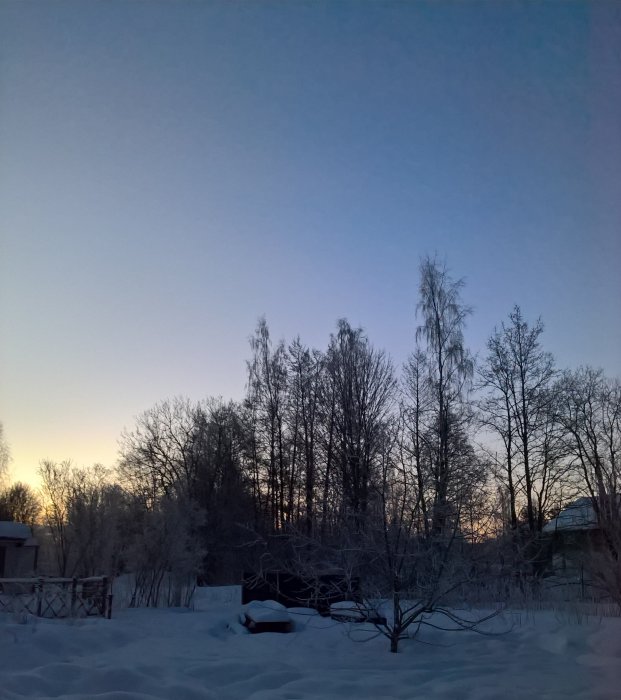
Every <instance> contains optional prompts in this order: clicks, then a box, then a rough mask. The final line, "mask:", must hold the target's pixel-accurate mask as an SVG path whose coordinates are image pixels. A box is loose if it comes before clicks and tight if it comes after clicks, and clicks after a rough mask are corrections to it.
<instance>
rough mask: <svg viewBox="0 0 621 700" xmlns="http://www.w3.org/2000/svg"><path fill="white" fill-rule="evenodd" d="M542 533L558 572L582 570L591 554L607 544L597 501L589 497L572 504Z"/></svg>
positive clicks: (554, 568)
mask: <svg viewBox="0 0 621 700" xmlns="http://www.w3.org/2000/svg"><path fill="white" fill-rule="evenodd" d="M542 534H543V536H544V537H545V538H547V539H549V542H550V549H551V552H552V561H551V564H552V569H553V571H554V572H555V573H565V574H573V573H577V572H579V571H581V570H582V566H583V564H584V563H585V560H586V559H587V557H588V556H589V554H590V553H592V552H594V551H597V550H598V549H600V548H601V547H602V546H603V544H604V540H603V536H602V531H601V528H600V526H599V524H598V522H597V514H596V513H595V509H594V508H593V501H592V499H591V498H589V497H588V496H587V497H583V498H578V499H577V500H576V501H574V502H573V503H570V504H569V505H568V506H567V507H566V508H564V509H563V510H562V511H561V512H560V513H559V514H558V515H557V516H556V518H553V519H552V520H550V522H549V523H547V524H546V525H544V527H543V530H542Z"/></svg>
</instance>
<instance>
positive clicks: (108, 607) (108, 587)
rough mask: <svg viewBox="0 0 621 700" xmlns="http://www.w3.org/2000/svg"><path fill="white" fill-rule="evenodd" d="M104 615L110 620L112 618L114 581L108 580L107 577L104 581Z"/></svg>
mask: <svg viewBox="0 0 621 700" xmlns="http://www.w3.org/2000/svg"><path fill="white" fill-rule="evenodd" d="M103 583H104V585H103V591H102V595H103V607H104V609H103V611H102V612H103V614H104V616H105V617H106V618H107V619H108V620H110V619H111V618H112V581H109V580H108V577H107V576H104V580H103Z"/></svg>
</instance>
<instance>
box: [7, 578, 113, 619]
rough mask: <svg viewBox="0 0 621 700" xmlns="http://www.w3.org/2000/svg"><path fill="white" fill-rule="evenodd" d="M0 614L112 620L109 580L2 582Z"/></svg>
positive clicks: (65, 579) (71, 579) (8, 580)
mask: <svg viewBox="0 0 621 700" xmlns="http://www.w3.org/2000/svg"><path fill="white" fill-rule="evenodd" d="M0 612H12V613H27V614H31V615H36V616H37V617H47V618H62V617H91V616H98V617H106V618H108V619H110V617H111V616H112V587H111V581H110V579H109V578H108V577H107V576H91V577H89V578H44V577H39V578H0Z"/></svg>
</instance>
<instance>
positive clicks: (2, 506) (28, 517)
mask: <svg viewBox="0 0 621 700" xmlns="http://www.w3.org/2000/svg"><path fill="white" fill-rule="evenodd" d="M40 513H41V502H40V501H39V498H38V497H37V494H36V493H35V491H34V489H33V488H32V487H31V486H29V485H28V484H23V483H22V482H20V481H18V482H16V483H15V484H12V485H11V486H9V487H8V488H6V489H4V490H3V491H1V492H0V520H13V521H15V522H20V523H25V524H26V525H29V526H30V527H34V525H35V524H36V523H37V521H38V519H39V515H40Z"/></svg>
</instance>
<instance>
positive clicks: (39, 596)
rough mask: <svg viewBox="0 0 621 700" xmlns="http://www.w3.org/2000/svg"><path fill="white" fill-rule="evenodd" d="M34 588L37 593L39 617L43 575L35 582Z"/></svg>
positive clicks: (39, 614) (38, 615) (41, 604)
mask: <svg viewBox="0 0 621 700" xmlns="http://www.w3.org/2000/svg"><path fill="white" fill-rule="evenodd" d="M35 590H36V593H37V617H41V610H42V606H43V577H40V578H39V579H38V581H37V583H36V584H35Z"/></svg>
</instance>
